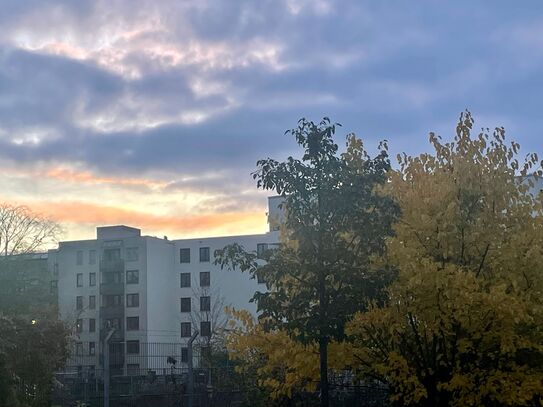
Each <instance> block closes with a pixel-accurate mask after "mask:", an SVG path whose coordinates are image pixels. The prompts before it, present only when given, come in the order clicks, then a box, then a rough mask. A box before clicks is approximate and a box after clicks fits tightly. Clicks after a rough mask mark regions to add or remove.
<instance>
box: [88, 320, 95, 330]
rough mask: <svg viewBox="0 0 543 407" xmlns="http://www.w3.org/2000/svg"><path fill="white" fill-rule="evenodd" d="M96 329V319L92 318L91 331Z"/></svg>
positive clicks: (90, 321)
mask: <svg viewBox="0 0 543 407" xmlns="http://www.w3.org/2000/svg"><path fill="white" fill-rule="evenodd" d="M95 331H96V319H94V318H91V319H89V332H95Z"/></svg>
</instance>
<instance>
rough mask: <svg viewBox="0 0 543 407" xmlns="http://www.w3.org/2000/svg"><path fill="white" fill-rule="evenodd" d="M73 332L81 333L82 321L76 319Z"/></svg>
mask: <svg viewBox="0 0 543 407" xmlns="http://www.w3.org/2000/svg"><path fill="white" fill-rule="evenodd" d="M75 331H76V332H77V333H78V334H80V333H81V332H83V320H82V319H78V320H77V321H76V322H75Z"/></svg>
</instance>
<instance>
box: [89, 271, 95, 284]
mask: <svg viewBox="0 0 543 407" xmlns="http://www.w3.org/2000/svg"><path fill="white" fill-rule="evenodd" d="M95 285H96V273H89V286H91V287H94V286H95Z"/></svg>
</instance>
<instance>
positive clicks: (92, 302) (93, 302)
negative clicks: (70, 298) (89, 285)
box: [89, 295, 96, 309]
mask: <svg viewBox="0 0 543 407" xmlns="http://www.w3.org/2000/svg"><path fill="white" fill-rule="evenodd" d="M89 309H96V296H95V295H89Z"/></svg>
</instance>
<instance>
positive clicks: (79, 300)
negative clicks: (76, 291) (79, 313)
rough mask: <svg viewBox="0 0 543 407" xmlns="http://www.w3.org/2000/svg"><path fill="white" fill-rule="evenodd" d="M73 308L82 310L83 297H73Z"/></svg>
mask: <svg viewBox="0 0 543 407" xmlns="http://www.w3.org/2000/svg"><path fill="white" fill-rule="evenodd" d="M75 308H76V309H78V310H81V309H83V297H81V296H77V297H75Z"/></svg>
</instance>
